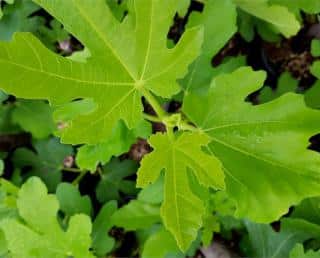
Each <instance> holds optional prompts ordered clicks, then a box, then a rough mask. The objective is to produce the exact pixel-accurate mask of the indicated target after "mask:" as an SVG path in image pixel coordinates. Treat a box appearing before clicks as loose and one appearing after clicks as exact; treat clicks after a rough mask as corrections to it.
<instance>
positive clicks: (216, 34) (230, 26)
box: [181, 0, 237, 91]
mask: <svg viewBox="0 0 320 258" xmlns="http://www.w3.org/2000/svg"><path fill="white" fill-rule="evenodd" d="M236 18H237V13H236V7H235V5H234V4H233V3H232V1H231V0H225V1H208V2H207V3H206V4H205V8H204V11H203V12H202V13H201V14H200V13H197V12H192V13H191V15H190V17H189V23H188V24H187V26H188V27H193V26H198V25H200V24H203V26H204V42H203V45H202V52H201V55H200V56H199V57H198V58H197V59H196V61H195V62H194V63H193V64H192V65H191V67H190V69H189V73H188V75H187V76H186V78H184V79H183V81H182V82H181V83H182V85H183V87H184V88H185V90H186V91H188V90H192V89H194V88H201V87H203V86H206V85H207V83H208V82H210V80H211V78H212V75H213V67H212V66H211V59H212V57H213V56H214V55H216V54H217V53H218V51H219V50H220V49H221V48H222V47H223V46H224V45H225V44H226V43H227V42H228V40H229V39H230V38H231V37H232V35H233V34H234V33H235V32H236V30H237V27H236ZM222 27H223V30H222V29H221V28H222Z"/></svg>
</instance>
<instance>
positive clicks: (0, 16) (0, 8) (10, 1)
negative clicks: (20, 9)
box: [0, 0, 14, 19]
mask: <svg viewBox="0 0 320 258" xmlns="http://www.w3.org/2000/svg"><path fill="white" fill-rule="evenodd" d="M4 2H6V3H7V4H13V3H14V0H4ZM2 16H3V12H2V7H1V6H0V19H1V18H2Z"/></svg>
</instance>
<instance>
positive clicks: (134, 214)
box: [112, 200, 161, 231]
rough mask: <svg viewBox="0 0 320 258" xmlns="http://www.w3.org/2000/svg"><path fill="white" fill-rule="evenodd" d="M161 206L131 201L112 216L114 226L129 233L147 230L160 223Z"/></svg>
mask: <svg viewBox="0 0 320 258" xmlns="http://www.w3.org/2000/svg"><path fill="white" fill-rule="evenodd" d="M160 221H161V219H160V210H159V206H157V205H152V204H149V203H144V202H142V201H139V200H133V201H130V202H129V203H128V204H126V205H125V206H123V207H121V208H120V209H118V210H117V211H116V212H115V213H114V214H113V216H112V224H113V225H115V226H117V227H121V228H124V229H126V230H128V231H132V230H137V229H145V228H149V227H151V226H152V225H153V224H155V223H158V222H160Z"/></svg>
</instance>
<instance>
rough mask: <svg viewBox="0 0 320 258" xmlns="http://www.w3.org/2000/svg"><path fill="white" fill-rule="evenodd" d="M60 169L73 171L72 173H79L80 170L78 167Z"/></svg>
mask: <svg viewBox="0 0 320 258" xmlns="http://www.w3.org/2000/svg"><path fill="white" fill-rule="evenodd" d="M61 170H62V171H67V172H73V173H81V172H82V170H81V169H79V168H65V167H63V168H62V169H61Z"/></svg>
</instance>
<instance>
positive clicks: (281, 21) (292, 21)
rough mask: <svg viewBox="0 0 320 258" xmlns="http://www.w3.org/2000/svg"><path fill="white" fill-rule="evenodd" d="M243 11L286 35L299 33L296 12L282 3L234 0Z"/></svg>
mask: <svg viewBox="0 0 320 258" xmlns="http://www.w3.org/2000/svg"><path fill="white" fill-rule="evenodd" d="M234 2H235V3H236V4H237V6H238V7H239V8H241V9H242V10H243V11H245V12H247V13H249V14H251V15H253V16H255V17H257V18H259V19H261V20H263V21H266V22H268V23H270V24H272V25H273V26H274V27H275V28H276V29H277V30H278V31H279V32H281V33H282V34H283V35H284V36H286V37H291V36H294V35H296V34H297V32H298V31H299V29H300V24H299V22H298V20H297V19H296V17H295V16H294V14H292V13H290V12H289V11H288V9H287V8H286V7H284V6H280V5H269V4H268V2H267V1H261V0H234Z"/></svg>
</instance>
